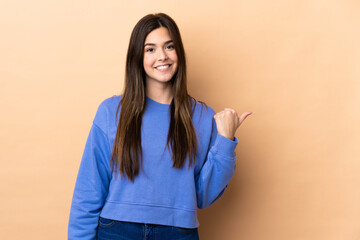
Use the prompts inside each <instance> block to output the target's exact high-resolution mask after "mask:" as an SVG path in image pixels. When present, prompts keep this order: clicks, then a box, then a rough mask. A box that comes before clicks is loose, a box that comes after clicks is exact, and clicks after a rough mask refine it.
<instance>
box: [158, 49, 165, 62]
mask: <svg viewBox="0 0 360 240" xmlns="http://www.w3.org/2000/svg"><path fill="white" fill-rule="evenodd" d="M165 59H167V55H166V52H165V50H164V49H161V50H159V51H158V60H165Z"/></svg>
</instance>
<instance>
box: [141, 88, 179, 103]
mask: <svg viewBox="0 0 360 240" xmlns="http://www.w3.org/2000/svg"><path fill="white" fill-rule="evenodd" d="M150 85H151V86H148V85H147V86H146V96H148V97H149V98H151V99H152V100H154V101H156V102H159V103H163V104H170V103H171V101H172V99H173V97H174V94H173V92H172V86H171V85H170V84H150Z"/></svg>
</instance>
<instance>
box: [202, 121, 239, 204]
mask: <svg viewBox="0 0 360 240" xmlns="http://www.w3.org/2000/svg"><path fill="white" fill-rule="evenodd" d="M238 142H239V141H238V139H237V138H236V137H235V138H234V141H232V140H230V139H228V138H226V137H224V136H222V135H220V134H218V132H217V128H216V122H215V120H214V119H213V120H212V132H211V140H210V145H209V148H208V153H207V157H206V160H205V162H204V164H203V166H202V168H201V170H200V172H199V173H198V175H197V176H196V194H197V205H198V208H201V209H203V208H206V207H208V206H210V205H211V204H213V203H214V202H215V201H216V200H218V199H219V198H220V197H221V195H222V194H223V193H224V191H225V189H226V187H227V184H228V183H229V181H230V179H231V178H232V176H233V175H234V173H235V169H236V156H235V148H236V146H237V144H238Z"/></svg>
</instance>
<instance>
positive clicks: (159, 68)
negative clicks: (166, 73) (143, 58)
mask: <svg viewBox="0 0 360 240" xmlns="http://www.w3.org/2000/svg"><path fill="white" fill-rule="evenodd" d="M170 66H171V64H166V65H161V66H157V67H155V68H156V69H158V70H164V69H167V68H169V67H170Z"/></svg>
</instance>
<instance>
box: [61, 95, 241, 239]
mask: <svg viewBox="0 0 360 240" xmlns="http://www.w3.org/2000/svg"><path fill="white" fill-rule="evenodd" d="M120 98H121V96H114V97H111V98H108V99H106V100H104V101H103V102H102V103H101V104H100V106H99V108H98V110H97V113H96V116H95V118H94V121H93V125H92V127H91V129H90V133H89V136H88V139H87V142H86V146H85V150H84V153H83V157H82V160H81V164H80V168H79V172H78V176H77V180H76V184H75V190H74V195H73V199H72V205H71V210H70V219H69V226H68V238H69V239H71V240H75V239H87V240H88V239H95V236H96V232H97V227H98V220H99V216H101V217H104V218H108V219H113V220H118V221H128V222H137V223H149V224H161V225H170V226H177V227H183V228H195V227H198V226H199V222H198V219H197V208H206V207H208V206H210V205H211V204H212V203H214V202H215V201H216V200H217V199H219V197H220V196H221V195H222V194H223V192H224V190H225V188H226V187H227V184H228V183H229V181H230V179H231V178H232V176H233V175H234V172H235V162H236V157H235V152H234V151H235V147H236V145H237V143H238V139H237V138H235V139H234V141H232V140H229V139H227V138H225V137H223V136H222V135H220V134H218V133H217V129H216V123H215V120H214V118H213V116H214V114H215V112H214V110H213V109H212V108H211V107H209V106H207V107H205V106H203V105H201V104H200V103H196V107H195V111H194V114H193V124H194V128H195V131H196V134H197V138H198V142H197V144H198V153H197V155H196V162H195V164H194V165H193V166H192V167H191V168H189V167H188V159H186V162H185V164H184V167H183V168H182V169H177V168H173V167H172V164H173V161H172V160H171V152H170V151H171V150H169V148H167V147H166V143H167V141H166V140H167V135H168V129H169V124H170V105H168V104H161V103H158V102H156V101H154V100H152V99H150V98H149V97H147V98H146V108H145V112H144V115H143V119H142V129H141V139H142V141H141V144H142V151H143V162H142V166H141V168H140V173H139V175H138V176H137V177H136V178H135V181H134V182H131V181H130V180H128V179H127V178H121V177H120V176H119V173H118V175H117V176H116V177H115V175H114V174H115V173H113V172H112V171H111V168H110V156H111V151H112V148H113V145H114V139H115V135H116V130H117V122H116V120H118V119H119V118H118V117H119V116H117V118H115V115H116V109H117V106H118V103H119V101H120ZM194 104H195V103H194ZM170 149H171V148H170Z"/></svg>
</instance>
